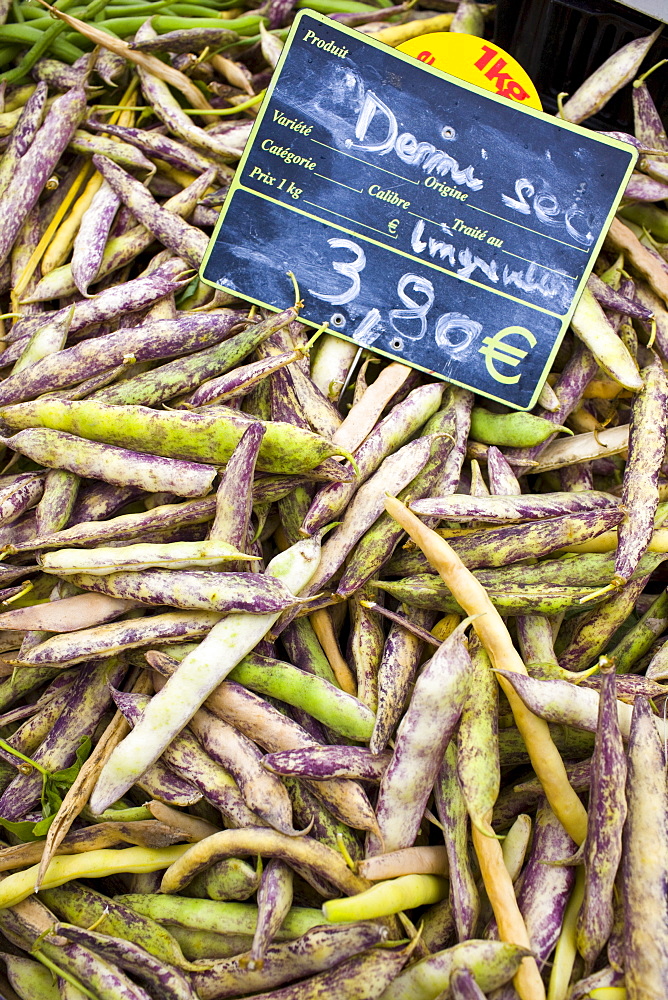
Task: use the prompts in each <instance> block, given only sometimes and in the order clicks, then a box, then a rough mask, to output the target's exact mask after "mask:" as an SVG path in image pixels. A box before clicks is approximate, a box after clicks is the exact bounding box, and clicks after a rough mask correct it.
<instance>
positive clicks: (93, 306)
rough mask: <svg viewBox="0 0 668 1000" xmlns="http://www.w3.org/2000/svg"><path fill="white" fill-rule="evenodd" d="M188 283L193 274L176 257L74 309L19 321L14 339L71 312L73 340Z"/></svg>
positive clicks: (73, 306)
mask: <svg viewBox="0 0 668 1000" xmlns="http://www.w3.org/2000/svg"><path fill="white" fill-rule="evenodd" d="M189 280H190V274H189V272H188V267H187V265H186V264H185V263H184V262H183V260H181V258H180V257H173V258H172V259H171V260H166V261H164V262H163V263H162V264H161V265H160V266H159V267H157V268H156V269H155V270H151V269H150V268H147V270H146V271H145V272H144V273H143V274H141V275H139V277H137V278H133V279H132V280H131V281H126V282H124V283H123V284H120V285H113V286H112V287H111V288H105V289H103V290H102V291H101V292H99V293H98V294H97V295H95V296H94V297H93V298H89V299H79V301H77V302H75V303H73V305H72V306H64V307H63V308H62V309H59V310H57V311H56V312H53V313H47V314H46V315H45V316H42V317H28V318H26V319H23V320H18V321H17V322H16V323H15V324H14V326H13V327H12V339H13V338H14V336H17V337H18V336H19V335H21V336H22V335H23V334H24V332H25V333H30V334H32V333H34V332H35V330H36V329H39V327H40V326H43V325H44V323H45V320H49V321H51V322H56V321H57V320H59V319H61V318H62V317H65V316H68V315H69V313H70V312H71V313H72V315H71V318H70V326H69V335H70V337H73V335H76V334H78V333H82V332H83V331H86V330H87V328H88V327H91V326H94V325H95V324H98V323H105V322H107V321H108V320H110V319H113V318H115V317H116V316H121V315H123V314H125V313H127V312H135V311H136V310H138V309H144V308H145V307H146V306H150V305H152V304H153V303H154V302H156V301H157V300H158V299H161V298H163V297H164V296H165V295H170V294H171V293H172V292H175V291H178V289H179V288H182V287H183V286H184V285H186V284H187V283H188V281H189ZM97 339H98V338H96V340H97Z"/></svg>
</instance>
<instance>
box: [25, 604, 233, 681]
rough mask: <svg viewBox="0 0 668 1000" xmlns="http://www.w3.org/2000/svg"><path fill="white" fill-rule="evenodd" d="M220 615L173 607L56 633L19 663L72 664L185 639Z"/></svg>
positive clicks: (208, 627)
mask: <svg viewBox="0 0 668 1000" xmlns="http://www.w3.org/2000/svg"><path fill="white" fill-rule="evenodd" d="M220 618H221V616H220V615H219V614H215V613H214V612H210V611H190V612H184V611H172V612H169V613H168V614H164V615H153V616H151V617H150V618H138V619H132V620H130V621H123V622H111V623H110V624H108V625H99V626H97V627H96V628H92V629H81V631H80V632H74V633H71V634H69V635H65V634H63V635H56V636H52V637H51V638H50V639H46V640H45V641H44V642H41V643H40V644H39V646H34V647H33V648H32V649H31V650H29V651H28V652H27V653H26V654H25V656H23V657H22V659H21V663H22V664H24V663H25V664H26V665H30V666H33V665H34V666H45V665H47V664H51V665H53V666H61V667H62V666H67V667H69V666H71V665H72V664H73V663H80V662H81V661H82V660H90V659H91V657H94V656H110V655H112V654H113V653H116V652H119V651H120V650H124V649H137V648H140V647H142V646H151V645H153V644H154V643H164V642H167V643H169V642H187V641H189V640H192V639H197V638H200V637H202V636H205V635H207V634H208V633H209V632H210V631H211V629H212V627H213V626H214V625H215V624H216V623H217V622H219V621H220Z"/></svg>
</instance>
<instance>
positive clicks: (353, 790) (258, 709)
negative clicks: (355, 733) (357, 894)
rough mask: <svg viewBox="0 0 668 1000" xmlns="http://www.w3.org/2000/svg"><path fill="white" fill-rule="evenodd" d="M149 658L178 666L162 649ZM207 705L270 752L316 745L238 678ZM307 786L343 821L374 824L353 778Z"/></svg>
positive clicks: (169, 668)
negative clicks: (244, 685)
mask: <svg viewBox="0 0 668 1000" xmlns="http://www.w3.org/2000/svg"><path fill="white" fill-rule="evenodd" d="M146 659H147V661H148V662H149V664H150V665H151V666H152V667H154V668H155V669H158V670H159V671H160V672H161V673H166V674H167V675H169V674H170V673H173V672H174V669H175V667H176V666H177V663H176V661H174V660H173V659H172V658H171V657H169V656H165V655H164V654H163V653H159V652H155V653H154V652H150V653H147V654H146ZM205 708H207V709H208V710H209V711H210V712H213V714H214V715H216V716H217V717H218V718H220V719H223V720H224V721H225V722H228V723H229V724H230V725H232V726H234V727H235V728H236V729H238V730H239V732H241V733H243V735H244V736H247V737H248V739H250V740H253V742H255V743H257V744H258V746H260V747H262V748H263V749H264V750H267V751H268V752H269V753H273V752H275V751H278V750H292V749H296V748H299V747H312V746H314V745H317V744H316V741H315V740H314V739H313V737H312V736H311V735H310V734H309V733H307V732H306V730H305V729H303V728H302V726H300V725H299V724H298V723H296V722H294V721H293V720H292V719H289V718H288V717H287V716H286V715H283V714H282V712H279V710H278V709H277V708H274V706H273V705H271V704H269V702H267V701H265V700H264V699H263V698H261V697H260V696H259V695H257V694H254V692H252V691H248V690H247V689H246V688H244V687H242V686H241V684H237V683H236V682H235V681H224V682H223V683H222V684H220V685H219V686H218V688H217V689H216V691H215V693H214V694H213V695H211V696H210V697H209V698H208V699H207V702H206V704H205ZM308 787H309V790H310V791H312V792H313V794H314V795H315V796H316V797H317V798H319V799H320V800H321V802H323V804H324V805H325V806H326V807H327V808H328V809H329V810H330V812H331V813H332V815H334V816H335V817H336V818H337V819H339V820H341V822H342V823H346V824H347V825H348V826H352V827H354V828H355V829H361V830H365V829H370V828H373V827H375V816H374V813H373V810H372V808H371V806H370V804H369V800H368V798H367V796H366V794H365V792H364V791H363V789H362V788H361V787H360V786H359V785H357V784H356V783H355V782H354V781H348V780H347V779H345V778H331V779H327V780H325V781H317V782H316V781H313V782H309V785H308Z"/></svg>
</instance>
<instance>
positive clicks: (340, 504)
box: [302, 383, 444, 534]
mask: <svg viewBox="0 0 668 1000" xmlns="http://www.w3.org/2000/svg"><path fill="white" fill-rule="evenodd" d="M443 391H444V387H443V386H442V385H439V384H438V383H432V384H430V385H425V386H420V387H419V388H417V389H414V390H413V391H412V392H411V393H409V395H408V396H407V397H406V399H404V400H402V401H401V402H400V403H397V405H396V406H395V407H393V409H392V410H391V411H390V413H389V414H388V415H387V417H385V418H384V419H383V420H381V421H380V422H379V423H378V424H376V426H375V427H374V429H373V431H372V432H371V433H370V434H369V435H368V437H367V438H366V440H365V441H364V442H363V444H361V445H360V447H359V448H358V449H357V451H356V452H355V461H356V462H357V464H358V466H359V470H360V476H359V478H358V479H356V480H354V481H353V482H352V483H333V484H332V485H330V486H325V487H323V488H322V489H321V490H319V492H318V493H317V494H316V496H315V498H314V500H313V503H312V504H311V507H310V509H309V512H308V514H307V515H306V517H305V518H304V521H303V524H302V531H304V532H305V533H307V534H313V532H315V531H318V529H319V528H322V527H323V526H324V525H325V524H328V523H329V522H330V521H334V520H336V517H337V515H338V514H340V513H341V512H342V511H343V510H345V508H346V507H347V505H348V504H349V502H350V501H351V500H352V498H353V497H354V495H355V493H356V492H357V490H358V489H359V488H360V486H361V485H362V484H363V483H364V482H366V480H367V479H368V478H369V476H370V475H372V473H374V472H375V471H376V470H377V469H378V467H379V466H380V464H381V462H382V461H383V459H384V458H385V457H386V456H387V455H389V454H391V453H392V452H394V451H395V450H396V449H397V448H398V447H400V446H401V445H402V444H404V442H405V441H407V440H408V439H409V438H410V437H412V436H413V435H414V434H415V432H416V431H417V430H418V429H419V428H420V427H421V426H422V425H423V424H424V423H426V421H427V420H428V419H429V418H430V417H431V416H433V414H434V413H435V412H436V409H437V407H438V406H439V405H440V402H441V399H442V397H443Z"/></svg>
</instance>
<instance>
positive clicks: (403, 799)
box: [367, 619, 471, 854]
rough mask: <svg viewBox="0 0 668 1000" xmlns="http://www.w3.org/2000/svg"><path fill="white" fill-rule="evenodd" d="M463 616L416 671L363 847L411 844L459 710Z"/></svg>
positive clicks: (466, 668) (464, 660) (465, 676)
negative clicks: (373, 825)
mask: <svg viewBox="0 0 668 1000" xmlns="http://www.w3.org/2000/svg"><path fill="white" fill-rule="evenodd" d="M469 624H470V620H469V619H465V620H464V622H462V624H461V625H458V626H457V628H456V629H455V631H454V632H453V633H452V634H451V635H450V636H448V638H447V639H446V640H445V641H444V642H443V644H442V645H441V646H439V648H438V649H437V650H436V652H435V653H434V655H433V657H432V658H431V660H430V661H429V662H428V663H427V664H426V665H425V667H424V668H423V670H422V673H421V674H420V675H419V676H418V678H417V680H416V682H415V687H414V688H413V694H412V696H411V700H410V702H409V705H408V708H407V710H406V713H405V715H404V717H403V719H402V720H401V723H400V725H399V728H398V730H397V735H396V740H395V747H394V752H393V754H392V760H391V761H390V763H389V765H388V767H387V770H386V771H385V774H384V775H383V778H382V780H381V783H380V789H379V792H378V802H377V805H376V818H377V820H378V829H379V834H378V835H373V834H372V835H370V836H369V838H368V846H367V853H368V854H378V853H381V852H387V851H394V850H398V849H399V848H400V847H410V846H411V845H412V844H413V843H414V842H415V838H416V836H417V832H418V830H419V828H420V823H421V822H422V816H423V813H424V810H425V807H426V805H427V799H428V798H429V795H430V793H431V790H432V788H433V786H434V782H435V780H436V775H437V774H438V771H439V768H440V766H441V764H442V761H443V755H444V753H445V750H446V747H447V745H448V743H449V742H450V739H451V737H452V734H453V732H454V730H455V727H456V725H457V722H458V721H459V717H460V715H461V712H462V708H463V705H464V700H465V698H466V695H467V693H468V682H469V672H470V667H471V661H470V657H469V654H468V648H467V642H466V639H465V636H464V632H465V629H466V628H467V627H468V625H469Z"/></svg>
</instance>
